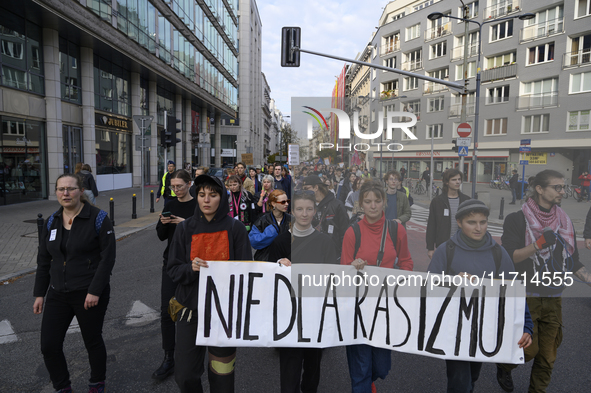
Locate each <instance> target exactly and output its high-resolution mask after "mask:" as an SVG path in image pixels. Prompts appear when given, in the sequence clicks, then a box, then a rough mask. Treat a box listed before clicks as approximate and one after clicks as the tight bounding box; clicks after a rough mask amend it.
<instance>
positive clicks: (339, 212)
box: [303, 175, 349, 255]
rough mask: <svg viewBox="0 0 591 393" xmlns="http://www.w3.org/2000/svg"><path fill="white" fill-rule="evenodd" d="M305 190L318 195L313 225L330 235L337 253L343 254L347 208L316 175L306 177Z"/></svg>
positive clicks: (347, 222) (319, 230) (347, 220)
mask: <svg viewBox="0 0 591 393" xmlns="http://www.w3.org/2000/svg"><path fill="white" fill-rule="evenodd" d="M303 189H304V190H310V191H314V194H315V195H316V203H318V206H317V207H316V214H315V215H314V221H312V225H313V226H314V229H316V230H317V231H318V232H321V233H324V234H327V235H329V236H330V237H331V238H332V241H333V242H334V245H335V249H336V250H337V255H341V249H342V246H343V236H344V235H345V231H346V230H347V227H348V226H349V215H348V214H347V209H345V206H344V205H343V204H342V203H341V201H339V200H337V199H336V198H335V197H334V195H333V193H332V192H330V191H329V190H328V187H327V186H326V184H324V183H322V180H321V179H320V178H319V177H318V176H316V175H310V176H308V177H306V178H305V179H304V186H303Z"/></svg>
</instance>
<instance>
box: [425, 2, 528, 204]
mask: <svg viewBox="0 0 591 393" xmlns="http://www.w3.org/2000/svg"><path fill="white" fill-rule="evenodd" d="M443 17H445V18H450V19H456V20H461V21H463V22H470V23H476V24H477V25H478V61H477V62H476V105H475V107H474V153H473V154H472V198H474V197H475V196H476V171H477V170H476V164H477V163H478V118H479V115H480V55H481V52H482V26H484V25H486V24H488V23H491V22H500V21H503V20H509V19H516V18H518V19H521V20H527V19H533V18H535V17H536V16H535V15H534V14H531V13H527V14H520V15H514V16H508V17H505V18H498V19H491V20H485V21H483V22H477V21H475V20H472V19H467V18H458V17H455V16H452V15H444V14H443V13H442V12H433V13H431V14H429V15H428V16H427V19H429V20H437V19H440V18H443ZM467 39H468V37H464V40H467ZM465 55H467V54H466V53H464V56H465ZM465 71H466V70H464V72H465ZM465 75H466V74H465ZM461 170H462V171H463V170H464V168H461Z"/></svg>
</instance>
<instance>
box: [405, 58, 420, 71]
mask: <svg viewBox="0 0 591 393" xmlns="http://www.w3.org/2000/svg"><path fill="white" fill-rule="evenodd" d="M422 68H423V59H418V60H410V61H405V62H404V63H402V70H403V71H414V70H420V69H422Z"/></svg>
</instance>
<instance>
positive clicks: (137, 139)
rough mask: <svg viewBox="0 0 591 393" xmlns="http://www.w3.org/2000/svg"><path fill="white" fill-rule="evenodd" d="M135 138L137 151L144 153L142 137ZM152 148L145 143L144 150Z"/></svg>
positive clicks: (145, 138) (136, 136)
mask: <svg viewBox="0 0 591 393" xmlns="http://www.w3.org/2000/svg"><path fill="white" fill-rule="evenodd" d="M134 136H135V151H142V136H141V135H137V134H136V135H134ZM147 139H149V138H147V137H144V140H147ZM149 147H150V146H148V142H144V149H147V148H149Z"/></svg>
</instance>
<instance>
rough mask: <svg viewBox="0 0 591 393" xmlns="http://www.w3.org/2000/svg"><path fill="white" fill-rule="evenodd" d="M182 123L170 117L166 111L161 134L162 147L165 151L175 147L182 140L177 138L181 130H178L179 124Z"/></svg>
mask: <svg viewBox="0 0 591 393" xmlns="http://www.w3.org/2000/svg"><path fill="white" fill-rule="evenodd" d="M180 122H181V121H180V120H178V119H176V118H175V117H174V116H169V115H168V112H166V111H164V129H163V130H162V132H161V133H160V145H162V147H164V148H165V149H168V148H169V147H174V146H175V145H176V144H177V143H178V142H180V141H181V140H180V139H178V138H177V137H176V134H177V133H180V132H181V130H179V129H177V128H176V125H177V123H180Z"/></svg>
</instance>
